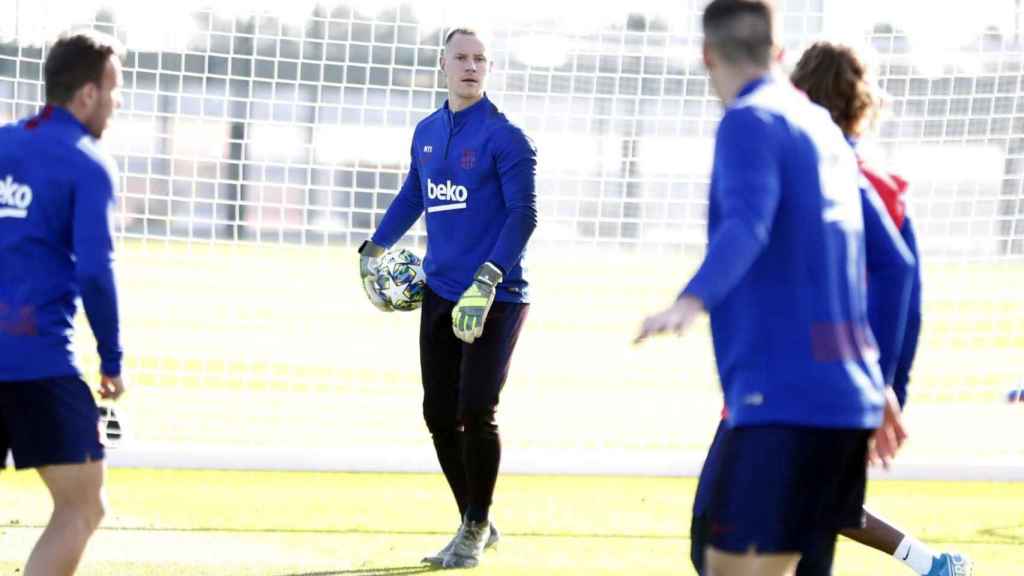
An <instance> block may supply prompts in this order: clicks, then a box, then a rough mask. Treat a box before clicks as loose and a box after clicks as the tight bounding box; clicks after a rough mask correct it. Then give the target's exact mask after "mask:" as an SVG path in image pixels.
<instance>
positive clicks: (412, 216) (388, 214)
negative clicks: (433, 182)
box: [359, 139, 423, 312]
mask: <svg viewBox="0 0 1024 576" xmlns="http://www.w3.org/2000/svg"><path fill="white" fill-rule="evenodd" d="M410 156H411V162H410V165H409V173H408V174H407V175H406V176H405V182H403V183H402V188H401V189H399V191H398V195H397V196H395V199H394V200H393V201H392V202H391V205H390V206H388V209H387V210H386V211H385V212H384V218H383V219H381V222H380V226H378V227H377V231H376V232H374V233H373V237H372V238H370V239H369V240H367V241H366V242H363V244H362V245H361V246H359V279H360V281H361V282H362V284H363V290H364V291H365V292H366V297H367V298H368V299H369V300H370V303H371V304H373V305H374V306H376V307H377V309H379V310H382V311H384V312H390V311H391V307H389V306H388V305H387V303H386V302H385V301H384V298H383V297H382V296H381V295H380V293H379V292H378V291H377V288H376V284H377V274H378V272H379V268H380V257H381V256H383V255H384V252H385V250H386V249H387V248H389V247H391V246H392V245H393V244H394V243H395V242H398V240H399V239H400V238H401V237H402V236H403V235H404V234H405V233H406V232H408V231H409V228H412V225H413V224H415V223H416V220H417V219H418V218H419V217H420V214H422V213H423V194H422V192H421V189H420V171H419V167H418V163H417V159H416V142H415V139H414V140H413V145H412V149H411V151H410Z"/></svg>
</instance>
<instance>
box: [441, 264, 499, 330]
mask: <svg viewBox="0 0 1024 576" xmlns="http://www.w3.org/2000/svg"><path fill="white" fill-rule="evenodd" d="M502 278H503V274H502V273H501V270H500V269H499V268H498V267H497V266H495V265H494V264H491V263H490V262H484V263H483V264H481V265H480V267H479V268H477V269H476V274H474V275H473V283H472V284H470V285H469V288H467V289H466V291H465V292H463V293H462V297H461V298H459V302H458V303H457V304H456V305H455V308H453V309H452V328H453V329H454V330H455V337H456V338H458V339H459V340H462V341H463V342H465V343H466V344H472V343H473V341H474V340H476V339H477V338H479V337H480V336H481V335H482V334H483V333H484V322H485V321H486V320H487V313H488V312H490V310H491V304H494V292H495V290H496V289H497V287H498V284H501V280H502Z"/></svg>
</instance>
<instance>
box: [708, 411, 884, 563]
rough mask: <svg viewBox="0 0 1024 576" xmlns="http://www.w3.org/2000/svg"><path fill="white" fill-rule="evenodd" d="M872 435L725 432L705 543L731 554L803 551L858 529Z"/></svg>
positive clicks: (770, 429) (773, 429)
mask: <svg viewBox="0 0 1024 576" xmlns="http://www.w3.org/2000/svg"><path fill="white" fill-rule="evenodd" d="M870 434H871V431H870V430H859V429H826V428H805V427H791V426H749V427H747V426H743V427H737V428H724V429H723V430H722V433H721V435H720V437H719V438H718V442H717V443H716V445H717V446H718V448H717V449H718V450H719V451H720V454H719V455H718V462H717V468H718V470H717V471H716V472H715V473H714V474H713V475H712V476H709V477H708V478H707V479H708V480H710V481H711V486H712V489H711V493H710V495H709V500H708V508H707V512H706V513H707V516H706V518H707V520H706V521H707V524H706V528H707V535H706V536H707V539H708V543H709V544H710V545H711V546H714V547H715V548H717V549H719V550H723V551H726V552H734V553H745V552H748V551H751V550H753V551H755V552H757V553H783V552H801V553H804V552H807V553H810V552H811V551H812V550H816V549H821V548H823V547H827V546H825V544H827V542H829V541H834V540H835V537H836V535H837V534H838V533H839V531H840V530H843V529H845V528H857V527H861V526H863V519H864V516H863V506H864V492H865V488H866V486H867V464H866V458H867V446H868V438H869V436H870Z"/></svg>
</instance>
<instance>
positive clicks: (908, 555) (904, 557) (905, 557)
mask: <svg viewBox="0 0 1024 576" xmlns="http://www.w3.org/2000/svg"><path fill="white" fill-rule="evenodd" d="M907 558H910V548H907V553H906V554H904V555H903V558H900V562H906V561H907Z"/></svg>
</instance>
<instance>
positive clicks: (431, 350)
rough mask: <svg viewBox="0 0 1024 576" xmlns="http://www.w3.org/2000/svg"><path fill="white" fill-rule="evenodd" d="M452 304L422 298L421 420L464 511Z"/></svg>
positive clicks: (458, 355)
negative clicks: (423, 421)
mask: <svg viewBox="0 0 1024 576" xmlns="http://www.w3.org/2000/svg"><path fill="white" fill-rule="evenodd" d="M454 306H455V303H454V302H448V301H447V300H445V299H443V298H441V297H440V296H438V295H437V294H436V293H435V292H434V291H433V290H431V289H430V287H427V288H426V289H425V291H424V295H423V305H422V308H421V316H420V370H421V374H422V378H423V418H424V420H425V421H426V424H427V429H428V430H429V431H430V434H431V437H432V438H433V441H434V450H435V451H436V452H437V460H438V463H439V464H440V465H441V471H442V472H444V477H445V479H446V480H447V481H448V486H449V487H450V488H451V491H452V495H453V496H454V497H455V503H456V505H457V506H458V509H459V522H460V523H461V522H462V517H463V515H464V514H465V512H466V502H467V488H466V470H465V468H464V466H463V462H462V428H461V426H460V424H459V422H458V406H459V365H460V363H461V360H462V346H461V344H462V342H461V341H460V340H459V339H458V338H456V337H455V334H454V333H453V332H452V320H451V311H452V308H453V307H454Z"/></svg>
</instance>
